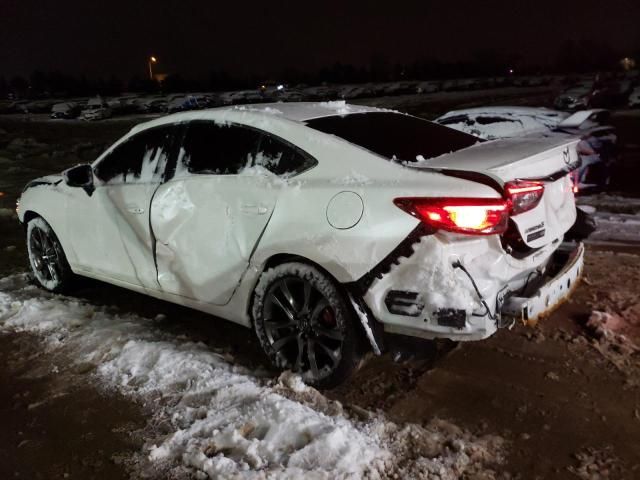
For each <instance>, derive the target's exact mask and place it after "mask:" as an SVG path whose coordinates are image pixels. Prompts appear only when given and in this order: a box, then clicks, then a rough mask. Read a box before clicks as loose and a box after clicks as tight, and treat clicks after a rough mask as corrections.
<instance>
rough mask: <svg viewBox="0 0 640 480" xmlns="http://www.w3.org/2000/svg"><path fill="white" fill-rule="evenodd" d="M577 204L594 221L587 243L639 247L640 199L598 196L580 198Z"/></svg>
mask: <svg viewBox="0 0 640 480" xmlns="http://www.w3.org/2000/svg"><path fill="white" fill-rule="evenodd" d="M578 204H579V205H580V206H581V208H582V209H583V210H585V211H587V213H589V214H590V215H591V216H592V217H594V218H595V220H596V227H597V228H596V231H595V232H593V233H592V234H591V236H590V237H589V239H588V242H589V243H593V244H612V245H615V244H624V245H634V246H640V198H630V197H620V196H615V195H605V194H600V195H593V196H587V197H580V198H579V199H578Z"/></svg>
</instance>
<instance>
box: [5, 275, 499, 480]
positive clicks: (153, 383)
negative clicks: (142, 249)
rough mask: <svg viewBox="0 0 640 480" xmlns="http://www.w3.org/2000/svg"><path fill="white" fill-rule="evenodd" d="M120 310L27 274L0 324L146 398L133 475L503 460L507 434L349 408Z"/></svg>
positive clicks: (8, 296) (379, 473)
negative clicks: (50, 288)
mask: <svg viewBox="0 0 640 480" xmlns="http://www.w3.org/2000/svg"><path fill="white" fill-rule="evenodd" d="M114 312H117V309H114V308H112V307H98V306H95V305H91V304H89V303H87V302H84V301H82V300H78V299H75V298H69V297H63V296H59V295H53V294H50V293H48V292H44V291H42V290H40V289H38V288H36V287H35V286H33V285H31V284H30V283H29V279H28V276H27V275H24V274H22V275H13V276H10V277H7V278H4V279H0V332H29V333H32V334H36V335H39V336H40V337H41V338H42V340H43V342H44V354H45V355H49V354H50V355H52V356H53V355H56V357H55V358H60V356H61V355H63V356H66V357H67V358H68V359H69V362H70V363H71V368H75V369H77V366H78V365H82V366H83V367H85V368H82V371H91V372H93V373H92V374H91V379H92V381H93V382H94V383H96V384H97V385H99V386H102V387H104V388H107V389H109V388H116V389H118V390H119V391H120V392H121V393H123V394H124V395H127V396H130V397H133V398H136V399H140V400H144V403H145V404H146V405H147V408H148V413H149V415H150V416H151V419H150V420H149V425H148V427H147V428H146V429H145V430H144V431H143V432H142V434H143V435H145V436H146V439H145V440H146V442H145V444H146V445H147V446H145V449H144V451H142V452H140V453H139V454H138V455H136V456H135V457H134V458H132V459H130V460H131V461H130V462H127V463H128V464H130V465H131V466H132V468H133V469H134V474H133V475H132V476H133V477H138V478H141V477H144V478H149V477H157V476H158V475H161V476H163V477H164V476H167V477H170V478H194V477H195V478H204V477H206V476H208V477H209V478H237V479H240V478H250V479H258V478H259V479H264V478H276V477H277V478H288V479H293V478H313V479H333V478H343V479H346V478H350V479H356V478H363V477H366V478H381V477H385V478H387V477H389V478H426V477H430V476H431V475H437V476H438V478H442V479H451V480H453V479H456V478H460V476H461V475H463V474H464V473H465V472H467V473H479V472H482V470H483V469H484V465H487V464H495V462H500V460H501V458H502V450H503V441H502V439H501V438H499V437H496V436H484V437H481V438H478V437H475V436H473V435H471V434H470V433H468V432H464V431H462V430H461V429H459V428H458V427H456V426H454V425H451V424H449V423H448V422H444V421H441V420H437V419H434V420H433V421H432V422H431V423H430V424H429V425H427V426H426V427H423V426H418V425H412V424H409V425H397V424H395V423H392V422H390V421H388V420H386V419H385V418H384V417H383V416H382V415H381V414H378V415H376V414H367V415H363V414H362V412H360V413H359V414H358V415H354V414H350V413H349V410H348V409H345V408H344V407H343V406H342V405H341V404H340V403H338V402H332V401H330V400H328V399H327V398H326V397H324V396H323V395H322V394H320V393H319V392H317V391H316V390H314V389H312V388H310V387H307V386H305V385H304V384H302V382H301V381H300V379H299V378H298V377H297V376H294V375H292V374H287V373H285V374H283V375H282V376H281V377H280V378H279V379H278V381H273V380H272V379H269V378H268V377H265V374H264V373H263V374H262V375H259V374H258V373H257V372H254V371H250V370H249V369H247V368H245V367H242V366H238V365H236V364H234V359H233V358H232V357H231V356H230V355H229V353H228V352H225V351H215V350H212V349H211V348H209V347H207V346H206V345H204V344H203V343H201V342H192V341H189V340H188V338H187V336H185V335H180V334H176V333H171V332H170V331H168V329H166V328H164V329H163V328H162V322H163V320H162V318H161V317H157V318H156V319H153V320H152V319H148V318H143V317H139V316H137V315H133V314H118V313H114ZM246 333H247V335H250V334H251V332H250V331H249V330H247V332H246ZM86 367H88V368H86ZM63 368H64V367H63ZM354 411H355V410H354ZM157 425H167V426H168V429H169V433H168V434H167V432H166V431H164V434H163V433H159V432H158V430H157V429H156V428H154V426H157ZM416 445H420V446H421V449H422V450H421V451H423V452H427V453H424V456H423V455H422V454H421V453H420V452H417V451H416ZM451 445H455V448H452V447H451Z"/></svg>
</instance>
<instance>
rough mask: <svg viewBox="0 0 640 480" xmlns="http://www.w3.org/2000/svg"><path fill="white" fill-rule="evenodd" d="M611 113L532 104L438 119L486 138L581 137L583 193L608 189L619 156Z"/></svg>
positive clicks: (578, 184) (578, 182)
mask: <svg viewBox="0 0 640 480" xmlns="http://www.w3.org/2000/svg"><path fill="white" fill-rule="evenodd" d="M608 121H609V112H608V111H607V110H602V109H595V110H584V111H580V112H576V113H574V114H573V115H572V114H569V113H567V112H561V111H557V110H550V109H546V108H532V107H479V108H470V109H466V110H454V111H451V112H448V113H446V114H444V115H442V116H441V117H439V118H437V119H436V122H438V123H440V124H441V125H446V126H448V127H450V128H455V129H456V130H460V131H462V132H466V133H469V134H471V135H475V136H476V137H479V138H481V139H483V140H496V139H503V138H515V137H551V136H560V137H567V138H570V137H578V138H580V142H579V143H578V145H577V152H578V154H579V156H580V159H581V166H580V168H578V169H577V170H576V171H575V172H574V173H573V177H574V183H575V188H576V189H577V191H579V192H581V193H582V192H588V191H593V190H604V189H606V188H607V186H608V185H609V181H610V178H611V168H612V166H613V164H614V162H615V160H616V155H617V135H616V133H615V128H614V127H613V126H611V125H608Z"/></svg>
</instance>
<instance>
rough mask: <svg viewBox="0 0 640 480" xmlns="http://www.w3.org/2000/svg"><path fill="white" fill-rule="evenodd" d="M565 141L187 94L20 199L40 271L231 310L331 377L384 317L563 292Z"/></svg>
mask: <svg viewBox="0 0 640 480" xmlns="http://www.w3.org/2000/svg"><path fill="white" fill-rule="evenodd" d="M576 143H577V141H575V140H571V139H569V140H567V139H565V138H557V137H554V138H536V139H512V140H501V141H495V142H482V141H480V140H479V139H478V138H476V137H474V136H471V135H468V134H466V133H462V132H458V131H456V130H453V129H450V128H448V127H444V126H442V125H439V124H437V123H433V122H428V121H425V120H422V119H419V118H416V117H412V116H410V115H405V114H402V113H397V112H392V111H388V110H379V109H375V108H370V107H361V106H352V105H347V104H345V103H344V102H328V103H291V104H286V103H279V104H271V105H264V106H258V107H257V106H250V105H248V106H239V107H225V108H219V109H212V110H203V111H197V112H185V113H179V114H175V115H170V116H166V117H162V118H159V119H155V120H153V121H150V122H147V123H144V124H141V125H138V126H136V127H134V128H133V129H132V130H131V131H130V132H129V133H128V134H127V135H125V136H124V137H123V138H122V139H120V140H118V141H117V142H116V143H115V144H114V145H113V146H112V147H111V148H109V149H108V150H107V151H106V152H105V153H104V154H102V155H101V156H100V157H99V158H98V159H97V160H96V161H95V162H93V164H91V165H79V166H76V167H74V168H71V169H69V170H66V171H65V172H63V173H62V174H61V175H52V176H48V177H43V178H40V179H37V180H34V181H32V182H31V183H29V184H28V185H27V186H26V187H25V190H24V192H23V193H22V196H21V199H20V203H19V208H18V214H19V219H20V221H21V222H22V223H23V224H24V226H25V228H26V232H27V245H28V251H29V259H30V263H31V267H32V270H33V273H34V275H35V278H36V280H37V282H38V283H39V284H40V285H41V286H42V287H44V288H46V289H48V290H51V291H54V292H64V291H67V289H68V288H70V287H71V286H72V281H73V278H74V275H82V276H87V277H92V278H95V279H99V280H103V281H106V282H109V283H113V284H115V285H119V286H122V287H125V288H129V289H131V290H135V291H137V292H141V293H145V294H147V295H150V296H153V297H157V298H161V299H164V300H168V301H171V302H175V303H178V304H181V305H187V306H189V307H193V308H195V309H198V310H202V311H204V312H209V313H211V314H214V315H218V316H221V317H224V318H226V319H229V320H231V321H234V322H237V323H239V324H241V325H244V326H246V327H250V328H253V329H254V330H255V333H256V335H257V337H258V339H259V341H260V343H261V345H262V347H263V348H264V351H265V352H266V354H267V355H268V356H269V358H270V359H271V361H272V362H273V363H274V365H276V366H277V367H279V368H283V369H292V370H295V371H298V372H300V373H301V375H302V377H303V378H304V379H305V380H306V381H307V382H309V383H312V384H315V385H318V386H321V387H327V386H331V385H335V384H337V383H339V382H340V381H342V380H344V379H345V378H346V377H347V376H348V375H349V374H350V373H351V372H352V371H353V370H354V369H355V368H356V367H357V365H359V359H360V357H361V355H362V354H363V353H364V349H365V348H370V349H373V351H374V352H376V353H380V352H382V351H384V345H385V335H386V334H403V335H411V336H415V337H421V338H427V339H431V338H438V337H441V338H450V339H454V340H480V339H483V338H486V337H488V336H490V335H492V334H493V333H495V332H496V329H498V328H500V327H504V326H508V325H510V324H511V323H512V322H513V321H514V320H515V319H522V320H532V319H535V318H536V317H538V316H539V315H541V314H542V313H544V312H545V311H547V310H548V309H551V308H553V307H554V306H555V305H557V304H558V302H559V301H560V300H561V299H562V298H564V297H565V296H567V295H568V293H569V292H570V290H571V288H572V286H573V285H575V284H576V281H577V279H578V276H579V274H580V273H581V270H582V258H583V251H584V250H583V247H582V244H580V243H565V242H563V239H564V237H565V235H566V234H567V232H568V231H569V230H570V229H571V228H572V226H573V225H574V222H575V220H576V208H575V203H574V195H573V192H572V185H571V179H570V172H571V170H572V169H573V168H575V166H576V165H577V161H578V158H577V154H576V151H575V146H576ZM367 346H368V347H367Z"/></svg>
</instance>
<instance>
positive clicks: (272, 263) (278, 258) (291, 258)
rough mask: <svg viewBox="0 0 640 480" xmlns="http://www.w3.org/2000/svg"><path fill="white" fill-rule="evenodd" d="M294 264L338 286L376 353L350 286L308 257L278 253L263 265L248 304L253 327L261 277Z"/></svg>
mask: <svg viewBox="0 0 640 480" xmlns="http://www.w3.org/2000/svg"><path fill="white" fill-rule="evenodd" d="M292 262H297V263H303V264H306V265H310V266H312V267H314V268H317V269H318V270H319V271H320V272H321V273H323V274H325V275H326V276H327V277H328V278H329V279H330V280H331V281H332V282H333V283H334V285H335V286H336V288H337V289H338V291H339V292H340V294H341V295H342V296H343V299H344V301H345V303H346V304H347V305H349V306H350V308H351V312H352V317H353V321H354V322H355V323H356V324H357V325H359V328H357V330H358V332H359V333H360V335H361V337H362V339H363V340H364V342H366V343H367V344H370V346H371V348H372V350H374V351H376V350H378V345H375V344H374V343H372V339H371V338H369V335H367V331H366V328H365V327H364V325H362V319H361V318H360V315H358V313H357V312H356V310H355V307H354V305H353V302H352V301H351V295H352V293H351V292H350V289H349V285H348V284H345V283H342V282H340V281H339V280H338V279H337V278H336V277H335V275H333V274H332V273H331V272H330V271H329V270H327V269H326V268H324V267H323V266H322V265H320V264H319V263H317V262H314V261H313V260H311V259H309V258H307V257H304V256H302V255H298V254H293V253H277V254H274V255H271V256H270V257H269V258H267V260H266V261H265V262H264V263H263V265H262V267H261V268H259V269H258V270H259V272H260V273H259V274H258V275H256V278H255V282H254V285H253V288H252V289H251V292H252V293H251V296H250V300H249V302H247V315H248V317H249V320H250V322H251V325H253V321H254V320H253V313H252V312H253V302H254V295H253V292H254V291H255V289H256V287H257V285H258V282H260V277H261V276H262V275H263V274H264V273H265V272H267V271H268V270H269V269H271V268H274V267H277V266H278V265H282V264H285V263H292Z"/></svg>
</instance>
